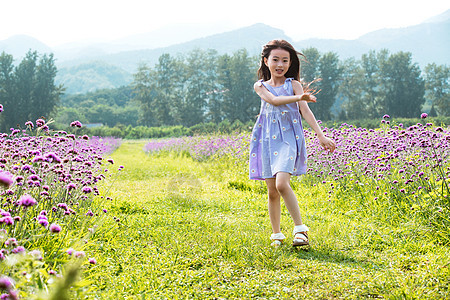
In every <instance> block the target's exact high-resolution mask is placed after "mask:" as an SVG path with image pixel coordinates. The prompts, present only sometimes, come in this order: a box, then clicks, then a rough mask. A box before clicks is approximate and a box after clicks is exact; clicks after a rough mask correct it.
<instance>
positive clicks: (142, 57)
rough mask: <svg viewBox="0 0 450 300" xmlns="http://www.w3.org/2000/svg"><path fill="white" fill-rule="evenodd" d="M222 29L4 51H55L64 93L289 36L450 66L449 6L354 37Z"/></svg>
mask: <svg viewBox="0 0 450 300" xmlns="http://www.w3.org/2000/svg"><path fill="white" fill-rule="evenodd" d="M221 26H222V27H220V26H219V27H217V28H222V29H214V28H204V26H203V27H202V26H197V25H192V26H190V27H189V26H187V25H186V24H179V25H176V26H175V25H174V26H172V27H166V28H161V29H160V30H156V31H153V32H149V33H145V34H140V35H134V36H130V37H125V38H122V39H118V40H115V41H111V42H102V43H99V42H89V43H81V44H77V45H73V44H72V45H65V46H64V47H58V48H55V49H51V48H50V47H48V46H46V45H45V44H43V43H41V42H39V41H38V40H36V39H34V38H32V37H28V36H14V37H11V38H9V39H7V40H3V41H0V53H1V51H5V52H7V53H10V54H13V56H14V58H16V61H17V59H18V58H21V57H23V55H24V54H25V53H26V52H27V51H28V50H29V49H33V50H37V51H38V52H39V53H49V52H54V53H55V58H56V63H57V66H58V75H57V78H56V80H57V82H58V83H63V84H64V85H65V86H66V88H67V90H66V93H76V92H78V93H84V92H87V91H92V90H95V89H99V88H105V87H118V86H121V85H126V84H128V83H129V82H130V81H131V80H132V74H133V73H134V72H136V69H137V67H138V65H139V64H140V63H147V64H148V65H150V66H151V65H153V64H155V63H156V62H157V61H158V58H159V57H160V56H161V55H162V54H164V53H169V54H171V55H177V54H181V53H186V52H189V51H191V50H193V49H196V48H200V49H215V50H217V51H218V53H219V54H223V53H232V52H234V51H236V50H239V49H242V48H246V49H247V50H248V52H249V54H250V55H258V54H259V53H260V52H261V46H262V45H263V44H265V43H266V42H267V41H269V40H271V39H274V38H282V39H286V40H288V41H290V42H292V44H293V45H294V46H295V48H296V49H298V50H301V49H305V48H308V47H315V48H317V49H318V50H319V51H320V52H322V53H324V52H328V51H333V52H336V53H337V54H338V55H339V57H340V59H346V58H349V57H355V58H357V59H358V58H360V57H361V55H362V54H364V53H367V52H368V51H369V50H377V51H378V50H380V49H383V48H386V49H388V50H389V51H390V52H391V53H395V52H398V51H408V52H411V53H412V59H413V61H414V62H417V63H419V65H420V66H421V68H423V67H425V65H427V64H428V63H432V62H435V63H437V64H446V65H450V55H449V53H450V39H449V36H450V10H447V11H446V12H444V13H443V14H440V15H438V16H435V17H433V18H430V19H428V20H426V21H425V22H423V23H421V24H418V25H415V26H409V27H405V28H391V29H381V30H377V31H373V32H369V33H367V34H365V35H363V36H361V37H359V38H358V39H354V40H337V39H305V40H300V41H292V39H291V38H289V37H288V36H286V35H285V34H284V32H283V31H282V30H280V29H277V28H273V27H270V26H268V25H265V24H261V23H259V24H254V25H252V26H248V27H244V28H239V29H235V30H231V31H227V32H223V33H218V34H210V33H213V32H215V30H222V31H223V28H225V27H224V26H225V25H221Z"/></svg>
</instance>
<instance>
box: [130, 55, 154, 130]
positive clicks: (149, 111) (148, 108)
mask: <svg viewBox="0 0 450 300" xmlns="http://www.w3.org/2000/svg"><path fill="white" fill-rule="evenodd" d="M151 78H152V69H151V68H150V67H148V66H147V65H146V64H141V65H139V67H138V71H137V73H136V74H134V81H133V84H132V85H133V91H134V95H135V97H134V99H135V100H136V101H138V102H139V103H140V105H141V111H142V115H141V119H140V120H139V122H140V123H141V124H143V125H146V126H154V125H156V122H155V119H154V115H156V113H157V112H156V109H155V107H154V106H153V105H152V103H153V99H154V98H155V96H156V92H155V91H153V90H152V81H151Z"/></svg>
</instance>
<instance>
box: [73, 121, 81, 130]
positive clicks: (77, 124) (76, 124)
mask: <svg viewBox="0 0 450 300" xmlns="http://www.w3.org/2000/svg"><path fill="white" fill-rule="evenodd" d="M81 126H83V125H82V124H81V122H80V121H73V122H72V123H70V127H78V128H80V127H81Z"/></svg>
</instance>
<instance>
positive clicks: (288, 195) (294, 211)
mask: <svg viewBox="0 0 450 300" xmlns="http://www.w3.org/2000/svg"><path fill="white" fill-rule="evenodd" d="M290 182H291V174H289V173H285V172H279V173H277V175H276V178H275V187H276V190H277V191H278V194H279V195H281V197H283V200H284V204H285V205H286V208H287V209H288V211H289V213H290V214H291V217H292V220H293V221H294V224H295V225H302V224H303V223H302V218H301V216H300V209H299V207H298V201H297V197H296V196H295V193H294V191H293V190H292V188H291V184H290ZM267 187H268V186H267ZM269 198H270V196H269ZM279 199H280V198H279V196H278V201H279ZM280 214H281V212H280ZM269 215H270V211H269ZM271 221H272V220H271ZM279 224H280V221H279V219H278V227H279ZM272 228H273V224H272Z"/></svg>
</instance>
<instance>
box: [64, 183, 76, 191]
mask: <svg viewBox="0 0 450 300" xmlns="http://www.w3.org/2000/svg"><path fill="white" fill-rule="evenodd" d="M66 188H67V190H68V191H69V192H70V191H71V190H74V189H76V188H77V185H76V184H75V183H73V182H71V183H69V184H68V185H67V186H66Z"/></svg>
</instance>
